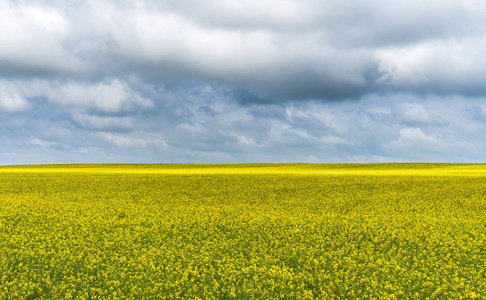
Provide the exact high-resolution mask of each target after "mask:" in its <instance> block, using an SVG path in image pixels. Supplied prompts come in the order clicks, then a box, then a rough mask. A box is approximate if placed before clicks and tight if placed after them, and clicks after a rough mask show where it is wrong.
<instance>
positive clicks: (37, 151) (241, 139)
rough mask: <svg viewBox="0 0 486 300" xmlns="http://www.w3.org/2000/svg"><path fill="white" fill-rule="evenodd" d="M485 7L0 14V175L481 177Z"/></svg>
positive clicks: (185, 5)
mask: <svg viewBox="0 0 486 300" xmlns="http://www.w3.org/2000/svg"><path fill="white" fill-rule="evenodd" d="M485 15H486V2H485V1H482V0H464V1H457V0H421V1H415V0H412V1H410V0H408V1H404V0H403V1H402V0H396V1H387V0H369V1H358V0H349V1H338V0H266V1H260V0H247V1H238V0H217V1H216V0H197V1H196V0H168V1H155V0H117V1H115V0H92V1H91V0H82V1H81V0H49V1H48V0H0V28H1V30H0V122H1V123H0V124H1V126H0V164H3V165H5V164H30V163H86V162H94V163H100V162H134V163H135V162H151V163H158V162H161V163H163V162H167V163H178V162H188V163H236V162H388V161H393V162H404V161H407V162H408V161H410V162H486V151H484V149H486V142H485V141H486V135H485V133H486V55H485V53H486V18H484V16H485Z"/></svg>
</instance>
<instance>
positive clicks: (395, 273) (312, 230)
mask: <svg viewBox="0 0 486 300" xmlns="http://www.w3.org/2000/svg"><path fill="white" fill-rule="evenodd" d="M485 188H486V166H485V165H454V164H376V165H370V164H351V165H347V164H346V165H344V164H336V165H334V164H326V165H308V164H306V165H298V164H297V165H292V164H284V165H275V164H256V165H56V166H18V167H0V299H120V298H121V299H124V298H126V299H255V298H257V299H486V296H485V295H486V274H485V270H486V250H485V249H486V218H485V217H486V199H485V195H486V193H485Z"/></svg>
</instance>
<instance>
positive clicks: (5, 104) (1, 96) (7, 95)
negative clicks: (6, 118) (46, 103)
mask: <svg viewBox="0 0 486 300" xmlns="http://www.w3.org/2000/svg"><path fill="white" fill-rule="evenodd" d="M28 107H29V103H28V102H27V100H25V98H23V97H22V96H21V95H19V94H18V93H17V92H16V91H14V90H12V89H10V88H8V87H7V86H5V85H3V84H1V83H0V111H2V110H3V111H7V112H18V111H24V110H26V109H27V108H28Z"/></svg>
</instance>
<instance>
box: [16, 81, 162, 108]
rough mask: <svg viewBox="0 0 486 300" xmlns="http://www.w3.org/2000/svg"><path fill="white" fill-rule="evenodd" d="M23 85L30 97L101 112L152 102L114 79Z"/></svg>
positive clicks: (40, 82)
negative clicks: (85, 82) (98, 81)
mask: <svg viewBox="0 0 486 300" xmlns="http://www.w3.org/2000/svg"><path fill="white" fill-rule="evenodd" d="M23 89H24V92H25V93H26V94H27V95H29V96H31V97H45V98H46V99H47V100H48V101H50V102H53V103H57V104H61V105H64V106H70V107H80V108H86V109H95V110H99V111H101V112H105V113H121V112H133V111H137V110H144V109H148V108H151V107H152V106H153V102H152V101H151V100H149V99H146V98H144V97H142V96H140V95H139V94H138V93H137V92H135V91H133V90H131V88H130V87H129V86H128V84H127V83H126V82H124V81H121V80H118V79H113V80H111V81H108V82H102V83H96V84H83V83H77V82H74V81H69V82H67V83H50V82H48V81H34V82H32V83H24V84H23Z"/></svg>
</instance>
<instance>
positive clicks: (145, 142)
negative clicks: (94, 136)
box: [98, 132, 168, 148]
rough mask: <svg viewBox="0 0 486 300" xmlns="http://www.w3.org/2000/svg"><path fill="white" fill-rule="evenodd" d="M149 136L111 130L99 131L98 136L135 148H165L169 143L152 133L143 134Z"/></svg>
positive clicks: (122, 145)
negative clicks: (118, 132)
mask: <svg viewBox="0 0 486 300" xmlns="http://www.w3.org/2000/svg"><path fill="white" fill-rule="evenodd" d="M142 135H144V136H146V135H148V136H149V137H138V136H131V135H127V134H116V133H111V132H99V133H98V136H99V137H101V138H102V139H104V140H106V141H109V142H111V143H113V144H115V145H116V146H119V147H133V148H147V147H156V148H165V147H168V145H167V143H166V142H165V141H164V140H163V139H162V138H160V137H152V136H151V135H150V134H142Z"/></svg>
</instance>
